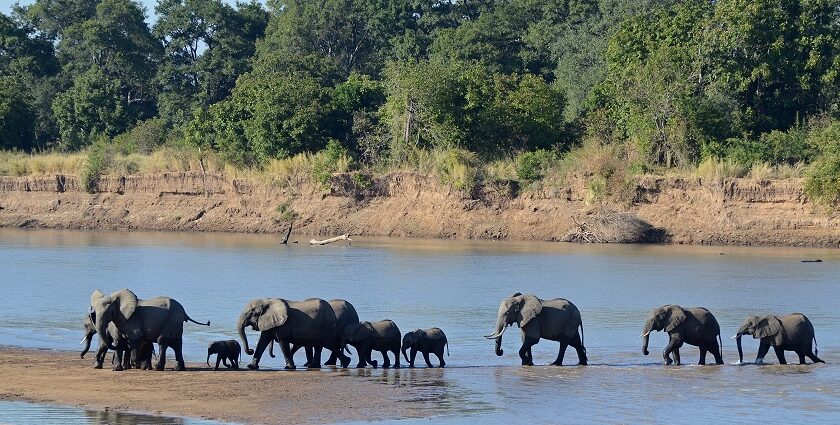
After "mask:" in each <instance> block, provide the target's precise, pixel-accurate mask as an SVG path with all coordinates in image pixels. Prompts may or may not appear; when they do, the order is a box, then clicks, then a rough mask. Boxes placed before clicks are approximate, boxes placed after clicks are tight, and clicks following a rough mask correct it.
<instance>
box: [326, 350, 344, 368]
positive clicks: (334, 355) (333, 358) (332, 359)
mask: <svg viewBox="0 0 840 425" xmlns="http://www.w3.org/2000/svg"><path fill="white" fill-rule="evenodd" d="M340 353H341V347H339V348H336V349H334V350H330V356H329V357H328V358H327V361H325V362H324V366H335V365H336V363H338V354H340Z"/></svg>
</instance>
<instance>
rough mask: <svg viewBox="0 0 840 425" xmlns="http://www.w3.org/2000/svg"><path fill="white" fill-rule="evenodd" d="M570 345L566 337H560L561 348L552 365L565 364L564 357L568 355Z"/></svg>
mask: <svg viewBox="0 0 840 425" xmlns="http://www.w3.org/2000/svg"><path fill="white" fill-rule="evenodd" d="M568 347H569V343H568V342H566V337H562V338H560V350H559V351H557V359H555V360H554V363H552V365H554V366H562V365H563V357H565V356H566V348H568Z"/></svg>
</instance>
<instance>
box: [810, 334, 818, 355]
mask: <svg viewBox="0 0 840 425" xmlns="http://www.w3.org/2000/svg"><path fill="white" fill-rule="evenodd" d="M811 339H813V340H814V357H817V356H819V355H820V348H819V347H817V336H816V335H814V336H812V337H811Z"/></svg>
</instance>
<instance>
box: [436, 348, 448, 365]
mask: <svg viewBox="0 0 840 425" xmlns="http://www.w3.org/2000/svg"><path fill="white" fill-rule="evenodd" d="M435 355H436V356H437V358H438V360H440V366H438V367H446V362H445V361H444V360H443V348H441V349H440V350H438V352H437V353H435Z"/></svg>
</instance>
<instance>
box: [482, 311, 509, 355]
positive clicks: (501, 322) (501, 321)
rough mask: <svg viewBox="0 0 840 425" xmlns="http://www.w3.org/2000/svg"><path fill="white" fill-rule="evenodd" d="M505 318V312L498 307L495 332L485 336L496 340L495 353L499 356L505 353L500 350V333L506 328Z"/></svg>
mask: <svg viewBox="0 0 840 425" xmlns="http://www.w3.org/2000/svg"><path fill="white" fill-rule="evenodd" d="M505 319H506V312H505V311H504V310H502V309H499V317H498V319H496V332H493V334H492V335H487V336H485V338H487V339H495V340H496V355H497V356H501V355H503V354H504V353H505V351H504V350H502V334H504V333H505V330H506V329H507V321H506V320H505Z"/></svg>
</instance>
